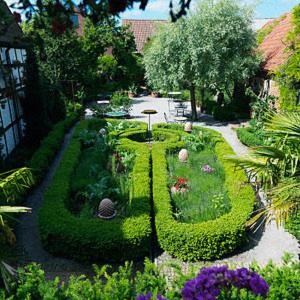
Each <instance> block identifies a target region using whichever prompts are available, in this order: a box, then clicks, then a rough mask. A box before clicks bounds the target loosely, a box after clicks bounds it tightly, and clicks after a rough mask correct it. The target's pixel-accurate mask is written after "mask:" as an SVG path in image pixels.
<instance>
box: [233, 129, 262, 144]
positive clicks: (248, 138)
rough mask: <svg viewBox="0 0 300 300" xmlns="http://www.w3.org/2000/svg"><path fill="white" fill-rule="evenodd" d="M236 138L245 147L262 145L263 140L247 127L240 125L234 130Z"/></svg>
mask: <svg viewBox="0 0 300 300" xmlns="http://www.w3.org/2000/svg"><path fill="white" fill-rule="evenodd" d="M236 135H237V137H238V139H239V140H240V141H241V143H242V144H244V145H245V146H247V147H257V146H263V145H264V141H263V140H261V139H259V138H258V137H257V136H255V134H254V133H252V132H251V131H249V127H240V128H237V130H236Z"/></svg>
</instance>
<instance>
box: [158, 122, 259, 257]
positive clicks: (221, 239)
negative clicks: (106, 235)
mask: <svg viewBox="0 0 300 300" xmlns="http://www.w3.org/2000/svg"><path fill="white" fill-rule="evenodd" d="M158 128H159V127H158ZM156 130H157V131H160V130H162V129H156ZM203 130H207V129H203ZM207 131H208V132H210V133H211V134H212V135H213V136H214V138H215V139H217V141H216V146H215V152H216V155H217V157H218V159H219V161H220V162H221V164H222V165H223V167H224V171H225V188H226V189H227V191H228V196H229V199H230V201H231V211H230V212H229V213H227V214H225V215H222V216H221V217H220V218H218V219H215V220H210V221H207V222H201V223H197V224H185V223H179V222H177V221H176V220H175V219H174V217H173V212H172V209H173V208H172V204H171V199H170V193H169V189H168V170H167V161H166V153H167V151H171V150H174V149H178V148H179V147H182V142H181V141H180V142H168V141H166V142H165V143H160V144H159V143H157V144H153V148H152V161H153V170H152V172H153V201H154V209H155V226H156V232H157V236H158V241H159V243H160V246H161V247H162V248H163V249H164V250H165V251H166V252H168V253H169V254H171V255H174V256H176V257H179V258H180V259H183V260H190V261H194V260H199V259H206V260H209V259H214V258H220V257H222V256H224V255H228V254H230V253H232V252H233V251H235V250H236V249H237V248H238V247H240V246H241V245H242V244H243V243H244V242H245V239H246V228H245V223H246V221H247V219H248V218H249V216H250V214H251V212H252V210H253V205H254V199H255V197H254V192H253V190H252V188H251V186H250V185H248V184H245V183H246V180H247V179H246V176H245V174H244V172H243V171H240V170H236V169H235V166H234V164H233V163H231V162H229V161H227V160H226V158H225V156H226V155H232V154H233V151H232V149H231V148H230V146H229V145H228V144H227V143H226V142H225V141H224V139H223V138H222V137H221V135H219V134H218V133H216V132H215V131H212V130H207ZM156 134H158V133H156ZM180 134H181V133H180V132H179V131H178V133H177V135H180Z"/></svg>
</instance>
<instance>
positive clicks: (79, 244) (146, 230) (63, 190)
mask: <svg viewBox="0 0 300 300" xmlns="http://www.w3.org/2000/svg"><path fill="white" fill-rule="evenodd" d="M89 123H90V121H82V122H81V123H80V124H79V125H78V126H77V128H76V131H75V134H74V137H73V138H72V140H71V143H70V145H69V147H68V148H67V150H66V152H65V154H64V157H63V159H62V161H61V164H60V166H59V168H58V170H57V172H56V174H55V176H54V178H53V181H52V183H51V185H50V186H49V188H48V189H47V191H46V193H45V196H44V202H43V205H42V208H41V210H40V212H39V226H40V233H41V238H42V241H43V244H44V246H45V248H46V249H47V250H49V251H50V252H51V253H53V254H55V255H61V256H65V257H70V258H74V259H77V260H89V261H120V260H129V259H136V258H140V257H144V256H145V255H147V254H148V249H149V243H150V237H151V224H150V178H149V174H150V151H149V149H148V146H147V145H146V144H141V143H137V142H134V141H132V140H129V139H128V138H126V137H125V135H126V132H125V133H124V132H123V134H124V137H122V138H121V139H120V140H121V145H120V148H124V149H126V150H127V151H128V150H129V151H134V152H135V153H136V154H137V155H136V159H135V163H134V166H133V170H132V173H131V175H132V178H133V184H134V186H133V195H132V196H131V214H130V217H128V218H122V217H118V216H117V217H115V218H114V219H112V220H109V221H107V220H101V219H99V218H91V219H83V218H79V217H76V216H75V215H73V214H71V212H70V211H69V210H68V209H67V208H66V206H65V204H66V203H67V202H68V199H69V196H70V181H71V180H72V174H73V171H74V169H75V168H76V166H77V164H78V162H79V159H80V155H81V144H80V141H79V139H78V133H79V132H80V131H81V130H82V129H85V128H87V127H88V126H89ZM136 131H137V129H136ZM136 131H134V132H135V133H136ZM140 132H141V134H143V133H145V130H144V129H140ZM120 134H122V133H120Z"/></svg>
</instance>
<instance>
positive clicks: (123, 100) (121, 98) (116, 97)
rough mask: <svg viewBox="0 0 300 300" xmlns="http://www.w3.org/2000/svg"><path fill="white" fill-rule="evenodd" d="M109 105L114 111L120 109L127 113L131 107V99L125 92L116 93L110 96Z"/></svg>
mask: <svg viewBox="0 0 300 300" xmlns="http://www.w3.org/2000/svg"><path fill="white" fill-rule="evenodd" d="M111 105H112V107H113V108H115V109H122V110H124V111H126V112H129V111H130V109H131V106H132V99H131V98H129V97H128V94H127V93H126V92H116V93H114V94H113V95H112V98H111Z"/></svg>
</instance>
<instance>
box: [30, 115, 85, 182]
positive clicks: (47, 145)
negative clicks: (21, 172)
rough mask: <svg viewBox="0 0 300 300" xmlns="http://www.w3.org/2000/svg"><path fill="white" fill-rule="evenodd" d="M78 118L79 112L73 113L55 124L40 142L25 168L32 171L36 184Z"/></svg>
mask: <svg viewBox="0 0 300 300" xmlns="http://www.w3.org/2000/svg"><path fill="white" fill-rule="evenodd" d="M79 116H80V111H78V112H74V113H72V114H70V115H69V116H68V117H67V118H66V119H65V120H62V121H60V122H58V123H56V124H55V125H54V126H53V128H52V130H51V131H50V132H49V134H48V135H47V136H46V137H45V138H44V139H43V140H42V142H41V145H40V147H39V148H38V149H37V150H36V151H35V152H34V154H33V156H32V158H31V159H30V161H29V162H28V165H27V166H28V168H30V169H31V170H32V173H33V175H34V178H35V181H36V183H38V182H39V181H40V180H41V179H42V178H43V177H44V175H45V174H46V172H47V171H48V169H49V167H50V165H51V163H52V161H53V159H54V157H55V155H56V154H57V152H58V151H59V149H60V148H61V145H62V143H63V141H64V137H65V133H66V132H67V131H68V130H69V129H70V128H71V127H72V126H73V125H74V124H75V122H76V121H78V119H79Z"/></svg>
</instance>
